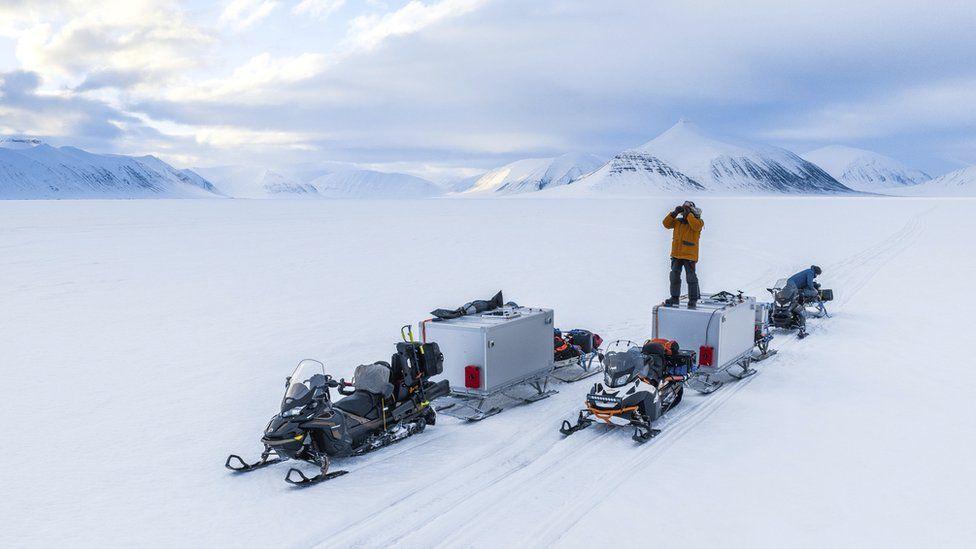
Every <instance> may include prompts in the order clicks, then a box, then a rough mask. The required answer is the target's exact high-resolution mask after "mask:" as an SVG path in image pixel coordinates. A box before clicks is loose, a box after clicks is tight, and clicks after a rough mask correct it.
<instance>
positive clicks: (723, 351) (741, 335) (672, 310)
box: [652, 293, 756, 373]
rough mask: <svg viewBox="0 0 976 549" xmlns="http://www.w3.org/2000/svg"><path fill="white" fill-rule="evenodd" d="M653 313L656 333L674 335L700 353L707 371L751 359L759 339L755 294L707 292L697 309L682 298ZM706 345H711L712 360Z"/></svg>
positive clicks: (655, 335) (688, 347)
mask: <svg viewBox="0 0 976 549" xmlns="http://www.w3.org/2000/svg"><path fill="white" fill-rule="evenodd" d="M740 299H741V300H740ZM653 316H654V319H653V329H652V333H653V334H654V337H661V338H666V339H673V340H675V341H677V342H678V346H679V347H680V348H682V349H686V350H690V351H695V352H696V353H698V364H699V370H700V371H702V372H703V373H708V372H716V371H720V370H724V369H726V368H728V367H729V366H730V365H732V364H733V363H736V362H742V361H746V360H748V357H749V356H750V355H751V353H752V348H753V346H754V345H755V343H756V298H754V297H747V296H742V297H741V298H740V297H739V296H732V295H730V294H727V293H726V294H705V295H703V296H702V299H700V300H699V301H698V306H697V308H695V309H689V308H688V302H687V300H686V299H684V298H682V300H681V303H680V304H679V306H678V307H665V306H663V305H657V306H655V307H654V313H653ZM706 347H709V348H711V351H710V352H711V355H712V356H711V360H710V361H709V360H708V358H709V357H708V354H709V351H708V350H707V349H705V350H704V352H703V348H706ZM703 355H704V356H703Z"/></svg>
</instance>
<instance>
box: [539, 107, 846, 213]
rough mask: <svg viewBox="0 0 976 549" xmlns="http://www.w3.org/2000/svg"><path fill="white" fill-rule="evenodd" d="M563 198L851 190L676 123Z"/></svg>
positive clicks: (796, 162) (754, 147)
mask: <svg viewBox="0 0 976 549" xmlns="http://www.w3.org/2000/svg"><path fill="white" fill-rule="evenodd" d="M557 192H560V193H563V194H594V193H596V194H643V195H658V194H699V193H701V194H716V195H739V194H771V193H774V194H780V193H785V194H838V193H851V192H852V190H851V189H849V188H848V187H846V186H845V185H843V184H842V183H840V182H839V181H837V180H836V179H834V178H833V177H831V176H830V174H828V173H827V172H825V171H824V170H822V169H820V168H819V167H817V166H816V165H814V164H812V163H811V162H808V161H806V160H804V159H802V158H800V157H799V156H797V155H796V154H794V153H792V152H790V151H787V150H785V149H781V148H778V147H773V146H769V145H760V144H755V143H748V142H745V141H740V140H735V139H731V138H724V137H718V136H714V135H711V134H709V133H708V132H706V131H704V130H703V129H701V128H700V127H698V125H696V124H694V123H693V122H691V121H688V120H684V119H682V120H680V121H678V123H677V124H675V125H674V126H672V127H671V128H670V129H669V130H667V131H665V132H664V133H662V134H661V135H659V136H657V137H656V138H654V139H653V140H651V141H648V142H647V143H645V144H643V145H641V146H639V147H635V148H633V149H628V150H626V151H623V152H621V153H619V154H617V155H615V156H614V157H613V158H611V159H610V161H609V162H607V163H606V164H605V165H603V166H602V167H601V168H600V169H598V170H596V171H595V172H593V173H591V174H589V175H587V176H586V177H583V178H581V179H579V180H578V181H576V182H575V183H573V184H572V185H570V186H568V187H566V188H565V189H559V190H557Z"/></svg>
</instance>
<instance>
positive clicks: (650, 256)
mask: <svg viewBox="0 0 976 549" xmlns="http://www.w3.org/2000/svg"><path fill="white" fill-rule="evenodd" d="M696 201H697V202H698V203H699V205H700V206H701V207H702V208H703V209H704V218H705V221H706V226H705V232H704V233H703V237H702V261H701V262H700V265H699V271H700V273H701V279H702V283H703V286H704V288H705V289H706V290H711V291H717V290H720V289H729V290H736V289H742V290H746V291H747V292H750V293H753V294H756V295H760V296H762V291H763V288H765V287H766V286H767V285H768V284H769V283H770V282H772V281H773V280H775V279H776V278H778V277H780V276H782V275H785V274H791V273H792V272H794V271H796V270H798V269H800V268H803V267H806V266H807V265H809V264H810V263H811V262H816V263H818V264H819V265H821V266H823V268H824V271H825V272H824V275H823V277H822V280H823V282H824V286H825V287H831V288H833V289H834V291H835V295H836V296H837V300H836V302H835V303H834V305H833V312H834V318H833V319H830V320H829V321H811V326H812V329H811V333H812V335H811V337H810V338H808V339H806V340H804V341H802V342H801V341H797V340H795V339H792V338H791V337H789V336H784V337H780V338H778V339H777V340H776V341H775V342H774V345H776V346H778V347H779V349H780V354H779V355H777V356H776V357H774V358H772V359H771V360H768V361H766V362H764V363H762V364H761V365H759V369H760V372H759V374H758V375H756V376H753V377H751V378H748V379H747V380H745V381H743V382H739V383H736V384H732V385H728V386H726V387H725V388H723V389H721V390H720V391H718V392H716V393H714V394H712V395H710V396H707V397H706V396H699V395H696V396H688V397H686V399H685V401H684V402H683V403H682V404H681V405H680V406H679V407H678V408H677V409H676V410H674V411H673V412H672V413H671V414H670V415H669V416H666V418H664V420H663V421H662V422H661V427H662V428H663V429H664V432H663V433H662V434H661V435H660V436H659V437H658V438H656V439H654V440H653V441H651V442H650V443H648V444H646V445H644V446H635V445H634V443H633V442H632V441H631V440H630V433H629V432H625V431H618V432H607V431H604V429H603V428H602V427H596V428H591V429H588V430H586V431H582V432H580V433H578V434H576V435H573V436H572V437H571V438H568V439H563V438H562V437H561V435H560V434H559V433H558V432H557V428H558V426H559V423H560V421H561V420H563V419H568V418H571V417H572V416H573V415H574V414H575V410H576V409H577V408H578V406H579V405H580V404H581V403H582V399H583V396H584V395H585V393H586V392H587V389H588V387H589V383H588V382H585V381H584V382H580V383H577V384H572V385H562V384H560V385H559V386H558V387H557V388H558V389H559V390H560V393H559V394H557V395H555V396H553V397H551V398H549V399H547V400H544V401H541V402H538V403H535V404H532V405H529V406H523V407H520V408H513V409H510V410H506V411H505V412H503V413H502V414H500V415H498V416H495V417H492V418H489V419H487V420H485V421H483V422H480V423H475V424H461V423H459V422H457V421H456V420H453V419H450V418H446V417H442V418H441V419H442V420H441V421H439V422H438V424H437V425H436V426H435V427H432V428H429V429H428V430H427V431H426V432H424V433H423V434H421V435H419V436H416V437H413V438H411V439H409V440H406V441H404V442H402V443H400V444H397V445H395V446H393V447H390V448H387V449H384V450H381V451H379V452H376V453H374V454H371V455H368V456H365V457H362V458H358V459H354V460H344V461H340V462H337V463H336V466H337V467H342V468H346V469H348V470H350V471H351V473H350V474H349V475H346V476H343V477H340V478H338V479H336V480H333V481H330V482H328V483H326V484H323V485H319V486H315V487H311V488H308V489H304V490H301V489H293V488H292V487H291V486H289V485H287V484H285V483H284V482H283V480H282V477H283V476H284V474H285V471H286V469H287V467H286V466H273V467H269V468H267V469H264V470H261V471H257V472H254V473H251V474H249V475H246V476H239V477H235V476H234V475H232V474H231V473H229V472H228V471H226V470H225V469H224V467H223V461H224V459H225V457H226V456H227V454H228V453H230V452H236V453H242V455H245V456H246V457H255V456H257V454H258V452H259V450H260V445H259V442H258V439H259V437H260V433H261V430H262V428H263V427H264V425H265V423H266V422H267V420H268V418H269V417H270V416H271V415H272V414H273V413H274V412H275V410H276V409H277V406H278V403H279V399H280V397H281V392H282V389H283V379H284V377H285V376H286V375H288V374H289V373H290V370H291V369H292V368H293V367H294V365H295V364H296V363H297V362H298V361H299V360H300V359H302V358H306V357H317V358H320V359H323V360H324V361H325V363H326V365H327V366H328V367H329V368H330V370H331V371H332V372H333V373H335V374H338V375H345V376H348V375H349V374H351V372H352V370H353V369H354V367H355V366H356V365H357V364H359V363H362V362H366V361H374V360H378V359H388V357H389V355H390V354H391V352H392V350H393V343H394V341H395V340H396V337H397V334H398V329H399V327H400V326H401V325H402V324H406V323H408V322H414V321H417V320H418V319H421V318H424V317H425V315H426V313H427V311H430V310H431V309H433V308H435V307H453V306H457V305H459V304H460V303H463V302H465V301H468V300H470V299H474V298H483V297H488V296H490V295H491V294H492V293H493V292H494V291H496V290H498V289H503V290H504V291H505V295H506V298H507V299H512V300H515V301H518V302H519V303H522V304H526V305H537V306H549V307H554V308H555V310H556V321H557V324H558V325H559V326H562V327H567V328H568V327H576V326H579V327H586V328H590V329H593V330H595V331H597V332H599V333H601V334H602V335H603V336H604V337H605V338H606V339H613V338H617V337H629V338H632V339H637V338H643V337H647V336H648V335H649V331H650V311H651V307H652V305H653V304H654V303H656V302H658V301H659V300H660V299H662V298H663V297H665V293H666V285H667V280H666V279H667V267H668V265H667V255H668V246H669V242H670V237H669V235H668V233H666V232H665V231H664V229H663V228H662V227H661V226H660V218H661V217H662V216H663V215H664V213H665V212H666V211H668V210H670V209H671V207H672V206H673V204H672V202H673V200H669V201H665V200H657V199H612V198H606V199H599V200H576V199H548V200H547V199H539V198H525V199H516V200H479V201H470V200H423V201H402V200H401V201H356V200H345V201H311V202H309V201H247V200H234V201H213V200H210V201H206V200H199V201H194V200H189V201H187V200H182V201H162V200H156V201H83V202H77V201H54V202H48V201H29V202H15V201H6V202H0V250H2V252H0V292H2V293H0V296H2V299H0V303H2V310H3V314H2V315H0V344H2V345H0V349H2V353H0V369H2V370H0V371H2V380H3V381H2V383H0V417H2V418H3V422H2V424H3V427H2V432H3V439H4V445H3V452H2V453H0V456H2V457H0V487H2V488H0V490H2V492H0V493H2V496H3V497H0V517H2V520H0V546H3V547H26V546H54V545H58V546H72V547H76V546H102V547H104V546H134V545H138V546H142V547H146V546H152V547H174V546H182V547H187V546H190V547H204V546H234V547H269V546H275V547H309V546H321V547H347V546H361V547H383V546H387V545H399V546H403V547H434V546H445V547H456V546H465V547H467V546H474V547H513V546H518V547H540V546H546V545H559V546H567V547H572V546H583V545H584V544H587V543H588V544H590V545H589V546H591V547H596V546H598V547H612V546H620V545H622V544H623V543H627V546H632V547H652V546H653V547H658V546H663V547H705V546H710V547H716V546H722V547H784V546H790V547H831V546H842V547H920V546H936V547H972V546H973V545H974V544H976V523H974V522H973V520H972V516H973V514H974V512H976V496H974V495H973V491H972V489H971V481H970V479H971V478H973V476H974V474H976V438H974V436H973V433H976V407H974V406H973V405H972V399H971V393H972V387H973V386H974V383H976V367H974V362H973V359H972V349H973V348H976V335H974V331H973V329H972V322H971V313H970V311H969V309H970V307H968V306H967V304H966V296H967V295H968V293H969V292H968V289H969V288H970V287H971V279H972V277H973V274H974V273H976V254H974V253H973V248H972V244H971V242H972V240H973V238H974V237H976V215H974V214H976V201H974V200H967V199H953V200H940V199H890V198H769V199H757V198H749V199H731V198H730V199H707V198H699V199H696Z"/></svg>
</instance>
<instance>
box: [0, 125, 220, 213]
mask: <svg viewBox="0 0 976 549" xmlns="http://www.w3.org/2000/svg"><path fill="white" fill-rule="evenodd" d="M219 196H221V195H220V193H219V191H218V190H217V189H216V188H215V187H214V186H213V185H212V184H211V183H210V182H209V181H207V180H206V179H204V178H203V177H201V176H200V175H199V174H196V173H194V172H193V171H192V170H180V169H177V168H174V167H172V166H170V165H169V164H167V163H165V162H163V161H162V160H160V159H158V158H156V157H154V156H141V157H132V156H122V155H115V154H94V153H89V152H86V151H83V150H81V149H78V148H75V147H52V146H50V145H48V144H46V143H43V142H41V141H40V140H37V139H34V138H9V137H8V138H5V139H3V140H0V198H6V199H11V198H14V199H34V198H194V197H219Z"/></svg>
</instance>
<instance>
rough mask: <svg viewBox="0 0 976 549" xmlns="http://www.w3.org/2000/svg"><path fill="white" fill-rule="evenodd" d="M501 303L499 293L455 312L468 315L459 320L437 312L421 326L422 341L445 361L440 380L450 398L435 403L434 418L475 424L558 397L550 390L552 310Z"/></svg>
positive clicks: (459, 317) (500, 294)
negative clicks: (516, 405)
mask: <svg viewBox="0 0 976 549" xmlns="http://www.w3.org/2000/svg"><path fill="white" fill-rule="evenodd" d="M501 303H502V293H501V292H498V294H496V295H495V297H494V298H493V299H491V300H490V301H483V302H472V304H479V305H478V306H475V305H472V304H468V305H466V306H465V307H462V308H461V309H458V310H457V311H454V312H458V311H462V310H463V311H470V312H465V314H463V315H460V316H455V315H454V314H453V313H452V314H450V315H445V314H441V315H439V316H438V315H437V313H438V312H439V311H443V310H441V309H438V311H435V312H434V313H435V318H432V319H428V320H425V321H423V322H421V323H420V330H421V339H422V341H425V342H426V341H436V342H437V343H438V344H439V345H440V348H441V349H442V350H443V352H444V356H445V357H446V358H445V359H444V377H445V378H447V380H448V381H449V382H450V384H451V394H450V395H448V396H445V397H443V398H442V399H440V400H438V402H437V411H438V412H443V413H445V414H447V415H449V416H453V417H457V418H459V419H465V420H469V421H478V420H481V419H484V418H486V417H489V416H492V415H495V414H497V413H499V412H501V411H502V410H503V409H504V408H505V406H507V405H511V404H512V403H513V402H515V403H519V402H521V403H528V402H535V401H537V400H540V399H543V398H546V397H548V396H550V395H552V394H555V393H556V391H555V390H552V389H549V377H550V374H551V373H552V368H553V348H552V341H553V340H552V334H553V312H552V309H536V308H532V307H520V306H518V305H516V304H514V303H508V304H505V305H501ZM485 304H486V305H485ZM481 305H485V306H490V307H491V308H488V309H485V308H484V307H482V306H481ZM448 312H450V311H448Z"/></svg>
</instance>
